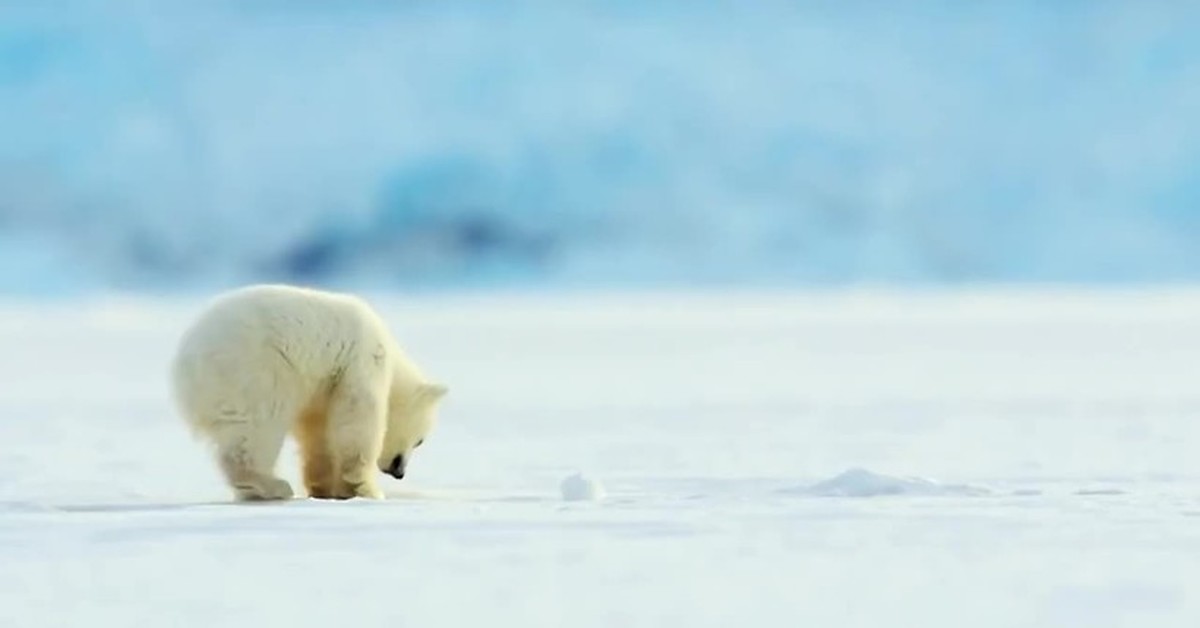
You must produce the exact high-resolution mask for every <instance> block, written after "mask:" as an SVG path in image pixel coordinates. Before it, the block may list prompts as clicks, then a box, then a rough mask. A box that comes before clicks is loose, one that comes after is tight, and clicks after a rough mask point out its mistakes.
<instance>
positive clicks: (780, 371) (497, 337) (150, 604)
mask: <svg viewBox="0 0 1200 628" xmlns="http://www.w3.org/2000/svg"><path fill="white" fill-rule="evenodd" d="M373 298H375V300H376V302H377V303H379V304H380V305H381V307H382V308H383V311H384V313H385V315H386V317H387V319H388V320H389V321H390V322H391V323H392V324H393V326H394V328H395V330H396V333H397V335H398V336H399V337H400V338H401V340H402V342H404V343H405V344H406V346H407V347H408V348H409V350H410V351H411V353H412V354H413V355H414V357H415V358H416V359H417V360H419V361H420V362H421V363H422V364H423V365H424V366H425V367H426V369H427V370H429V371H430V372H431V373H432V374H434V375H436V376H437V377H439V378H441V379H443V380H445V381H446V382H447V383H448V384H449V385H450V387H451V393H450V397H448V398H447V402H446V405H445V408H444V411H443V419H442V424H441V426H440V427H439V429H438V431H437V432H436V434H435V435H434V437H433V438H431V439H430V440H429V442H428V443H427V444H426V446H425V447H423V448H422V449H421V450H420V452H419V453H418V455H417V456H416V457H415V459H414V460H413V462H412V464H411V466H410V468H409V472H410V473H409V477H408V478H407V479H406V480H404V481H403V482H396V481H394V480H391V479H390V478H383V480H384V482H383V486H384V487H385V490H386V491H387V492H388V493H389V494H390V496H391V497H392V499H389V500H387V501H383V502H370V501H361V500H356V501H351V502H313V501H308V500H303V499H300V500H296V501H293V502H288V503H281V504H257V505H237V504H232V503H230V499H229V495H228V493H227V492H226V490H225V489H224V487H223V486H222V484H221V482H220V481H219V478H218V476H217V474H216V470H215V468H214V467H213V466H212V465H211V463H210V462H209V460H208V458H207V457H206V455H205V452H204V451H203V450H202V449H201V448H200V447H199V445H197V444H196V443H193V442H192V441H191V440H190V437H189V436H188V434H187V433H186V430H185V429H184V428H183V426H182V424H181V422H180V421H179V420H178V419H177V418H176V417H175V416H174V414H173V412H172V410H171V407H170V404H169V400H168V398H167V394H166V385H165V383H166V380H165V363H166V361H167V359H168V357H169V355H170V352H171V349H172V347H173V342H174V340H175V338H176V334H177V333H178V332H179V331H180V330H181V329H182V327H183V325H185V324H186V323H187V322H188V321H189V318H190V316H191V315H192V314H194V313H195V311H196V309H197V307H198V306H199V301H190V300H189V301H167V300H139V299H109V300H95V301H64V302H58V303H55V302H50V301H40V302H18V301H7V302H5V303H3V304H0V346H2V347H3V348H4V356H3V359H0V382H3V385H2V386H0V442H2V443H3V448H0V609H2V610H0V617H2V619H0V623H2V624H3V625H5V626H13V627H22V628H23V627H31V628H41V627H50V626H62V627H67V626H71V627H76V626H88V627H90V628H101V627H105V628H106V627H114V628H115V627H118V626H121V627H124V626H149V625H176V626H181V627H189V628H190V627H201V626H204V627H208V626H235V625H237V626H251V625H254V626H288V627H308V626H313V627H316V626H364V627H365V626H392V627H395V626H470V627H477V626H491V627H495V626H521V627H523V628H528V627H530V626H546V627H551V626H554V627H558V626H571V627H584V626H588V627H590V626H595V627H602V626H603V627H608V626H687V627H688V628H697V627H700V626H747V627H750V626H753V627H774V626H780V627H783V626H788V627H795V626H830V627H833V626H837V627H858V626H862V627H868V626H869V627H882V626H922V627H928V628H940V627H946V628H951V627H953V628H958V627H961V626H971V627H972V628H982V627H1001V626H1004V627H1009V626H1039V627H1043V626H1044V627H1047V628H1049V627H1054V628H1063V627H1069V626H1086V627H1088V628H1102V627H1108V626H1145V627H1151V626H1152V627H1155V628H1163V627H1175V626H1179V627H1184V626H1189V627H1191V626H1196V625H1200V561H1197V559H1196V557H1197V556H1198V555H1200V455H1198V452H1200V448H1198V447H1197V443H1198V440H1197V437H1198V436H1200V428H1198V427H1197V425H1198V424H1197V418H1198V417H1200V387H1198V386H1197V384H1198V383H1200V369H1198V368H1197V367H1198V366H1200V293H1189V292H1182V291H1180V292H1169V291H1164V292H1127V293H1119V292H1107V293H1094V294H1088V293H1066V292H1054V291H1046V292H1041V293H1038V292H1017V291H1013V292H1005V291H999V290H997V291H990V292H962V293H934V292H931V293H916V292H901V293H867V292H864V293H825V294H821V293H808V294H803V293H802V294H793V295H780V294H760V293H751V292H727V293H721V294H712V295H693V294H662V293H658V294H635V295H576V296H572V295H570V294H563V293H558V294H555V295H553V296H529V295H524V296H522V295H491V296H454V295H441V296H437V295H426V296H421V297H415V298H401V297H399V296H395V295H391V296H387V295H383V296H379V295H376V296H375V297H373ZM282 464H283V471H284V476H285V477H286V478H287V479H289V480H290V481H292V482H293V484H294V485H296V486H298V485H299V483H298V481H297V480H298V472H297V465H296V461H295V458H294V449H292V448H291V446H290V445H289V448H288V450H287V451H285V454H284V456H283V463H282ZM576 473H582V474H584V479H586V478H592V479H594V480H595V481H597V482H599V485H592V486H590V487H588V488H594V489H602V490H601V492H598V493H595V494H592V493H590V491H589V490H581V487H580V486H578V485H575V486H572V485H571V483H570V482H568V483H567V485H563V484H562V483H563V481H564V480H566V479H568V478H571V477H572V476H574V475H575V474H576ZM578 479H579V478H576V480H578ZM576 484H578V482H576ZM589 497H595V498H596V499H588V498H589ZM568 498H572V499H568ZM574 498H581V499H574Z"/></svg>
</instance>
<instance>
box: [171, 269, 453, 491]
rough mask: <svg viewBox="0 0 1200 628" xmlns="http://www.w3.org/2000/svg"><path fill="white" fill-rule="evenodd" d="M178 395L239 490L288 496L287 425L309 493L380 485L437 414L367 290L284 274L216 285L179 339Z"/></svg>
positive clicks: (434, 393) (439, 387)
mask: <svg viewBox="0 0 1200 628" xmlns="http://www.w3.org/2000/svg"><path fill="white" fill-rule="evenodd" d="M171 392H172V396H173V400H174V402H175V406H176V408H177V410H178V411H179V413H180V414H181V415H182V417H183V418H184V419H185V421H186V423H187V424H188V425H189V426H190V428H191V431H192V433H193V434H194V435H196V436H197V437H199V438H201V439H202V440H205V441H207V442H208V443H209V444H211V445H213V446H214V449H215V458H216V462H217V466H218V467H219V468H220V470H221V472H222V473H223V475H224V477H225V480H226V482H227V483H228V484H229V486H230V488H231V489H232V490H233V491H234V494H235V495H236V497H237V499H239V500H241V501H260V500H279V499H290V498H292V497H293V496H294V493H293V491H292V487H291V485H290V484H288V483H287V481H285V480H283V479H281V478H279V477H277V476H276V475H275V472H274V468H275V464H276V461H277V460H278V458H279V454H280V451H281V450H282V448H283V444H284V440H285V439H286V438H287V436H288V434H289V433H290V434H291V435H292V436H293V437H294V438H295V440H296V442H297V444H298V449H299V451H300V455H301V461H302V470H303V477H304V484H305V488H306V489H307V492H308V494H309V496H310V497H313V498H321V499H349V498H353V497H363V498H370V499H380V498H382V497H383V494H382V492H381V491H380V489H379V487H378V485H377V483H376V482H375V473H374V472H375V470H376V469H378V470H380V471H382V472H384V473H386V474H388V475H391V476H393V477H395V478H397V479H401V478H403V477H404V472H405V468H406V465H407V464H408V462H409V460H410V459H411V458H412V455H413V450H414V449H416V448H417V447H419V446H420V445H421V443H422V442H424V440H425V438H426V437H427V436H428V435H429V434H430V432H431V431H432V430H433V427H434V425H435V424H436V422H437V409H438V405H439V400H441V399H442V397H444V396H445V395H446V392H447V387H446V386H445V385H444V384H441V383H437V382H433V381H430V380H429V379H427V378H426V377H425V375H424V374H423V373H422V372H421V371H420V370H419V369H418V368H417V366H416V365H415V364H414V363H413V362H412V360H411V359H410V358H409V357H408V356H407V355H406V354H405V353H404V352H403V351H402V350H401V349H400V347H399V345H398V344H397V342H396V340H395V339H394V338H393V336H392V335H391V333H390V332H389V331H388V329H387V327H386V325H385V324H384V321H383V320H382V319H381V318H380V317H379V315H378V314H377V313H376V312H375V311H374V310H373V309H372V308H371V307H370V306H369V305H368V304H367V303H366V302H365V301H364V300H362V299H360V298H358V297H355V296H352V295H348V294H342V293H335V292H330V291H324V290H318V289H314V288H307V287H300V286H291V285H283V284H257V285H251V286H246V287H242V288H237V289H234V290H231V291H229V292H226V293H224V294H221V295H219V296H218V297H217V298H216V299H214V300H213V301H212V302H211V303H209V304H208V306H207V307H206V308H205V309H204V311H202V312H201V313H200V316H199V317H198V319H197V320H196V321H194V322H193V323H192V325H191V326H190V327H188V328H187V329H186V330H185V331H184V333H183V335H182V337H181V338H180V340H179V344H178V347H177V349H176V353H175V355H174V357H173V359H172V363H171Z"/></svg>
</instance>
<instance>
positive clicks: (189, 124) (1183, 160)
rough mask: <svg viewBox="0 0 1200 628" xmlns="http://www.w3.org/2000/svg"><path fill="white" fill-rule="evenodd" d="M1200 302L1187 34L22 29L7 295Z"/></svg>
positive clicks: (670, 16)
mask: <svg viewBox="0 0 1200 628" xmlns="http://www.w3.org/2000/svg"><path fill="white" fill-rule="evenodd" d="M1198 278H1200V3H1185V2H1154V1H1147V2H1142V1H1141V0H1138V1H1136V2H1134V1H1119V2H1118V1H1111V2H1105V1H1092V2H1085V1H1082V0H1079V1H1075V0H1062V1H1058V2H1054V1H1049V0H1043V1H1020V0H1015V1H1010V2H1002V1H992V2H988V1H981V2H963V1H958V0H940V1H920V0H914V1H912V2H866V1H861V2H856V1H847V2H817V1H807V2H806V1H796V2H774V1H770V0H763V1H756V2H745V3H735V2H702V1H695V2H634V1H631V0H616V1H612V2H573V3H572V2H521V1H516V0H493V1H491V2H431V1H430V2H426V1H421V0H410V1H383V0H343V1H340V2H326V1H317V0H287V1H284V0H243V1H234V0H213V1H209V2H199V1H196V2H182V1H178V0H144V1H137V0H109V1H108V2H99V1H78V0H75V1H72V0H61V1H60V0H44V1H43V0H0V290H3V291H8V292H36V293H51V292H62V291H72V290H79V289H86V288H89V287H96V286H106V287H122V288H137V289H156V290H162V289H172V288H182V287H188V286H201V285H211V284H220V283H233V282H240V281H245V280H295V281H305V282H322V283H358V284H364V285H375V286H408V287H419V286H431V287H438V286H442V287H446V286H449V287H462V286H512V285H518V286H522V285H523V286H543V287H566V286H605V285H610V286H656V285H783V286H808V285H820V286H827V285H844V284H851V283H853V284H859V283H887V284H902V285H914V284H934V285H943V284H947V283H964V282H967V283H977V282H1074V283H1098V284H1112V283H1129V282H1133V283H1142V282H1186V281H1194V280H1196V279H1198Z"/></svg>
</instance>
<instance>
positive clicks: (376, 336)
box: [180, 284, 389, 379]
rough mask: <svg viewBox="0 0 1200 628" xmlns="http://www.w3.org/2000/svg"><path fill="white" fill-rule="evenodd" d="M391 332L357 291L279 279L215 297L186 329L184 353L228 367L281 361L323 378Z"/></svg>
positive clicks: (280, 364) (184, 357) (279, 363)
mask: <svg viewBox="0 0 1200 628" xmlns="http://www.w3.org/2000/svg"><path fill="white" fill-rule="evenodd" d="M388 342H389V337H388V335H387V331H386V328H385V327H384V325H383V322H382V320H381V319H380V318H379V317H378V315H376V313H375V312H374V310H373V309H372V308H371V307H370V306H369V305H368V304H367V303H366V302H365V301H363V300H361V299H359V298H358V297H354V296H351V295H345V294H339V293H333V292H327V291H321V290H316V289H311V288H303V287H297V286H288V285H279V284H261V285H252V286H247V287H243V288H238V289H235V290H232V291H230V292H227V293H225V294H222V295H220V296H218V297H217V298H216V299H214V300H213V301H212V302H210V303H209V305H208V306H207V307H206V308H205V310H204V311H203V312H202V313H201V315H200V316H199V318H198V319H197V321H196V322H195V323H194V324H193V326H192V327H191V328H190V329H189V330H188V331H187V332H186V334H185V337H184V339H183V340H182V342H181V345H180V355H181V360H188V359H199V360H207V361H212V362H214V363H215V364H221V363H224V365H225V367H227V368H247V367H251V365H253V367H256V368H280V369H283V370H291V371H293V372H294V374H295V375H297V376H299V377H302V378H306V379H309V378H321V377H325V376H327V375H328V373H329V372H330V371H333V370H337V369H340V368H344V367H345V366H346V365H347V363H348V362H349V361H351V360H355V359H361V352H362V351H364V350H365V351H367V352H368V353H370V352H372V351H376V345H378V344H380V343H383V344H387V343H388Z"/></svg>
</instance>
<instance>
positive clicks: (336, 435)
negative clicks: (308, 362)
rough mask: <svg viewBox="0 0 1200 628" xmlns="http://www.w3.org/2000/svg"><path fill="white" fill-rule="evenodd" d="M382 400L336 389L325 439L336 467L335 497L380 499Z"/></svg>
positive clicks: (383, 407) (377, 397) (383, 409)
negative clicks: (377, 461) (377, 481)
mask: <svg viewBox="0 0 1200 628" xmlns="http://www.w3.org/2000/svg"><path fill="white" fill-rule="evenodd" d="M385 408H386V401H385V400H384V399H380V398H379V396H378V395H375V394H372V393H370V392H364V391H355V390H353V389H348V390H342V391H339V392H338V394H337V395H336V396H335V398H334V399H333V401H332V404H331V406H330V412H329V422H330V431H329V440H330V449H331V451H332V453H333V458H334V459H335V460H336V469H335V472H334V473H333V474H332V477H333V480H332V483H334V484H337V486H334V487H332V490H333V496H334V497H335V498H341V499H349V498H352V497H364V498H367V499H383V491H381V490H380V489H379V486H378V484H376V480H375V476H376V474H377V473H378V471H379V470H378V469H377V468H376V460H378V458H379V451H380V449H381V448H382V446H383V424H384V412H385Z"/></svg>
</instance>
